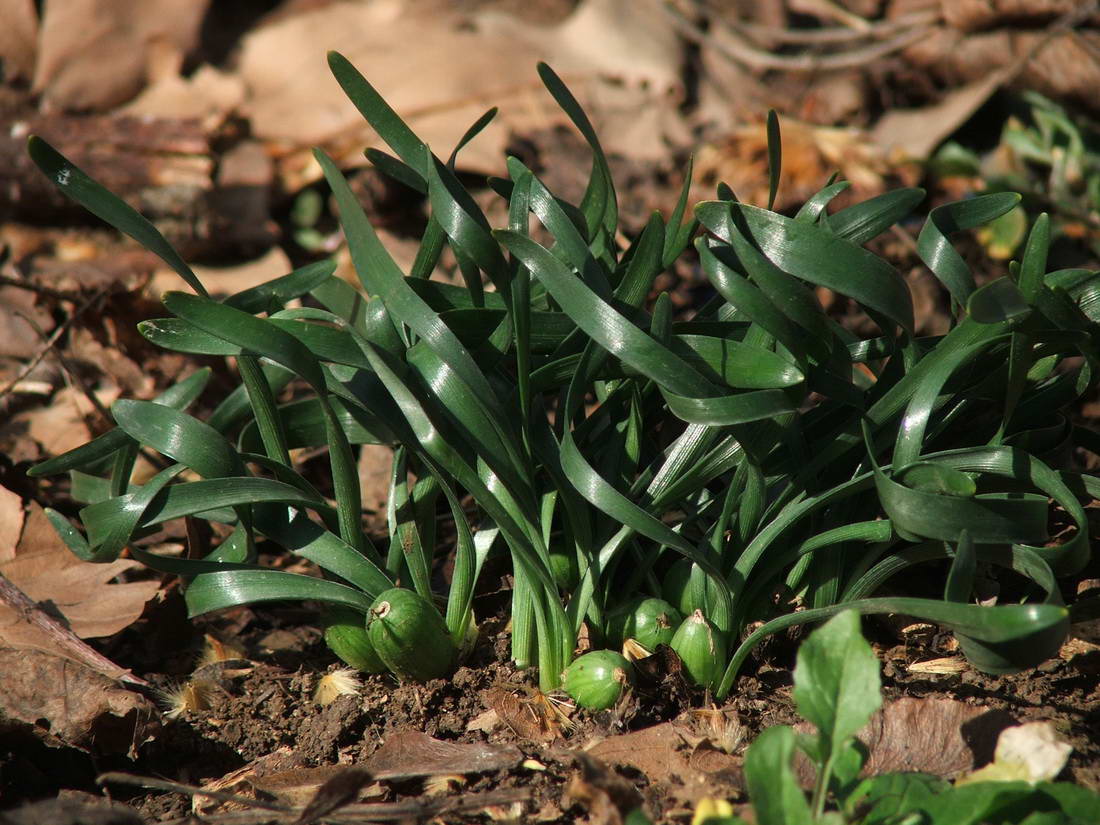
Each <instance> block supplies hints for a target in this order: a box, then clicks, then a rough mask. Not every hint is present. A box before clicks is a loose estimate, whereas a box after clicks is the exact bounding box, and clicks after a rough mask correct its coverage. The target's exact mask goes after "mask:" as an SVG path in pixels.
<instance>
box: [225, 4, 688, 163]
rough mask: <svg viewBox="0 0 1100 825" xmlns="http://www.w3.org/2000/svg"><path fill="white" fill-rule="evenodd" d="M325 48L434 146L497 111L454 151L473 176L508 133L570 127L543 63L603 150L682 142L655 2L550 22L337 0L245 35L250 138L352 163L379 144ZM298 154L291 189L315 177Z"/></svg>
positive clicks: (673, 53)
mask: <svg viewBox="0 0 1100 825" xmlns="http://www.w3.org/2000/svg"><path fill="white" fill-rule="evenodd" d="M429 13H430V20H429V19H428V18H427V17H425V15H426V14H429ZM328 49H334V50H336V51H338V52H340V53H341V54H343V55H345V56H346V57H347V58H348V60H350V61H351V62H352V64H354V65H355V66H356V67H357V68H358V69H359V70H360V72H362V73H363V75H364V76H365V77H367V78H368V79H369V81H370V82H371V84H372V85H374V86H375V87H376V88H377V89H378V90H379V91H380V92H381V93H382V94H383V95H384V96H385V97H386V99H387V101H388V103H389V104H390V105H391V106H392V107H393V108H394V109H395V110H396V111H397V112H398V113H399V114H400V115H401V116H402V118H404V119H405V120H406V121H407V122H408V124H409V126H410V127H411V128H412V129H413V131H414V132H416V133H417V134H418V135H419V136H420V137H421V138H423V139H424V141H425V142H427V143H428V144H429V145H430V146H432V148H433V149H435V151H436V152H437V153H440V154H445V153H447V152H449V151H450V148H451V147H452V146H454V145H455V143H456V142H457V140H458V139H459V137H460V136H461V134H462V133H463V131H464V130H465V129H466V128H467V126H468V125H469V124H470V123H472V122H473V121H474V120H475V119H477V118H478V117H479V116H480V115H481V114H482V113H483V112H484V111H485V110H486V109H488V108H489V107H490V106H493V105H496V106H499V107H500V114H499V115H498V117H497V119H496V120H495V121H494V122H493V123H492V124H490V125H489V126H488V127H487V128H486V129H485V131H484V132H482V134H481V135H479V136H478V139H477V140H476V141H474V142H473V143H472V144H471V145H470V146H468V147H466V148H465V149H464V150H463V152H462V155H461V156H460V158H459V164H460V166H461V167H463V168H465V169H469V170H471V171H479V172H489V173H498V174H499V173H501V172H502V170H503V169H504V148H505V146H506V144H507V143H508V141H509V139H510V137H511V135H512V133H516V132H524V131H527V130H530V129H540V128H543V129H544V128H549V127H551V126H553V125H555V124H561V123H565V122H566V119H565V117H564V115H563V113H562V112H561V111H560V110H559V109H558V107H557V106H556V104H555V103H554V102H553V100H552V99H551V98H550V96H549V95H548V94H546V92H545V90H543V88H542V84H541V83H540V82H539V79H538V76H537V74H536V72H535V63H536V61H538V60H540V59H542V60H546V61H547V62H549V63H550V64H551V65H553V66H554V67H555V69H556V70H557V71H558V72H559V73H560V74H561V75H562V76H563V77H564V78H565V80H566V82H567V83H569V85H570V86H571V88H572V89H573V91H574V93H575V94H576V95H577V96H578V98H580V100H581V103H582V104H583V105H584V106H585V108H586V110H587V111H588V114H589V116H590V117H591V119H592V121H593V123H594V125H595V127H596V130H597V131H598V132H600V133H601V134H604V135H606V136H607V138H608V140H609V141H612V142H611V143H607V144H605V149H607V150H608V151H610V152H619V153H621V154H625V155H628V156H631V157H639V156H643V155H648V156H653V155H654V154H656V155H659V156H661V157H664V156H666V155H667V144H666V140H668V139H669V138H673V139H686V132H684V127H683V124H682V121H681V118H680V115H679V112H678V110H677V104H678V102H679V100H680V98H681V90H680V80H679V67H680V60H681V51H682V47H681V44H680V42H679V40H678V38H677V37H676V35H675V33H674V32H672V31H671V30H670V28H669V27H668V26H667V25H666V24H665V22H664V20H663V18H662V16H661V13H660V10H659V9H643V8H641V7H638V6H636V4H631V3H629V2H628V0H586V2H584V3H581V4H580V6H579V7H578V8H577V10H576V11H575V12H574V13H573V15H571V16H570V17H569V18H568V19H566V20H565V21H563V22H562V23H561V24H559V25H557V26H532V25H530V24H525V23H522V22H520V21H517V20H516V19H515V18H514V17H511V16H506V15H492V14H483V15H480V16H477V17H470V16H469V15H462V14H459V13H458V12H456V11H453V10H450V9H448V10H446V11H440V10H439V9H438V8H433V9H431V10H430V12H425V10H424V9H417V8H416V7H414V6H407V5H406V4H405V3H402V2H395V1H394V0H389V1H388V2H374V3H335V4H331V5H326V6H323V7H321V8H317V9H314V10H311V11H307V12H304V13H302V14H297V15H293V16H289V17H285V18H283V19H281V20H278V21H277V22H273V23H271V24H270V25H267V26H264V27H262V28H260V29H258V30H256V31H254V32H252V33H251V34H250V35H248V36H247V37H246V38H245V39H244V41H243V43H242V50H241V57H240V74H241V77H242V78H243V79H244V82H245V83H246V84H247V87H248V94H247V100H246V102H245V104H244V107H243V111H244V112H245V114H246V115H247V116H248V117H249V118H250V121H251V125H252V132H253V134H254V135H255V136H257V137H258V138H260V139H262V140H267V141H271V142H273V143H274V144H276V145H282V146H284V147H286V148H287V149H288V150H293V149H295V148H297V147H302V146H313V145H322V146H325V147H326V148H327V149H328V150H329V151H330V153H332V154H335V155H336V156H337V157H338V158H342V159H344V160H346V161H348V162H354V163H357V164H358V163H361V158H362V155H361V152H362V148H363V144H365V143H370V144H371V145H377V144H378V141H377V137H376V136H375V135H374V133H373V132H372V130H370V128H369V127H367V126H366V125H365V123H364V122H363V119H362V117H361V115H360V114H359V113H358V111H356V109H355V107H354V106H353V105H352V104H351V103H350V101H349V100H348V99H347V97H346V96H345V95H344V93H343V91H342V90H341V89H340V87H339V85H338V84H337V83H336V82H335V80H334V79H333V78H332V76H331V74H330V73H329V70H328V67H327V66H326V63H325V50H328ZM612 120H613V121H614V124H612V123H610V122H609V121H612ZM619 126H621V127H623V128H618V127H619ZM292 163H293V165H294V166H295V167H296V168H295V171H294V177H295V180H296V182H297V183H298V184H301V183H302V182H305V181H306V180H307V178H306V175H307V173H308V174H310V175H313V176H314V178H316V177H318V176H319V174H320V170H319V169H318V168H316V165H315V164H312V165H310V164H308V163H307V164H305V165H304V164H303V162H302V160H301V159H300V158H296V159H294V160H293V161H292Z"/></svg>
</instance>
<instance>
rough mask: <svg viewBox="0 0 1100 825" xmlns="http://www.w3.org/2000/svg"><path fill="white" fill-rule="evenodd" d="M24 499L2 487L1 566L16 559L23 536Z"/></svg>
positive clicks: (0, 490)
mask: <svg viewBox="0 0 1100 825" xmlns="http://www.w3.org/2000/svg"><path fill="white" fill-rule="evenodd" d="M23 515H24V514H23V498H22V496H19V495H18V494H16V493H13V492H12V491H11V490H8V489H6V488H4V487H0V564H2V563H3V562H5V561H8V560H10V559H14V558H15V547H16V545H17V544H18V543H19V537H20V536H21V535H23Z"/></svg>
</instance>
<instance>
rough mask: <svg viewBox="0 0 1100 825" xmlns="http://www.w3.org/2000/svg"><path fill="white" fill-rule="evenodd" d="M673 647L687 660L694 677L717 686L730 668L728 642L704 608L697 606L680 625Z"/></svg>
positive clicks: (706, 685) (688, 670)
mask: <svg viewBox="0 0 1100 825" xmlns="http://www.w3.org/2000/svg"><path fill="white" fill-rule="evenodd" d="M670 647H671V648H672V649H673V650H675V651H676V655H677V656H679V657H680V661H682V662H683V663H684V670H685V671H687V675H688V677H689V678H690V679H691V681H693V682H695V684H697V685H699V686H701V687H711V688H712V687H714V686H715V685H716V684H717V683H718V680H719V679H720V678H721V677H722V674H723V672H724V671H725V668H726V643H725V640H724V639H723V637H722V634H721V633H720V632H719V631H718V629H717V628H715V626H714V625H713V624H711V622H710V620H709V619H707V617H706V616H704V615H703V611H702V610H696V611H695V612H694V613H692V614H691V615H690V616H688V617H687V618H686V619H684V621H683V622H682V623H681V624H680V626H679V627H678V628H677V629H676V633H675V634H674V635H673V637H672V643H671V645H670Z"/></svg>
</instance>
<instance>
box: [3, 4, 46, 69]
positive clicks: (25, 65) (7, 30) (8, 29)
mask: <svg viewBox="0 0 1100 825" xmlns="http://www.w3.org/2000/svg"><path fill="white" fill-rule="evenodd" d="M0 20H3V21H4V25H3V26H0V62H3V64H4V80H5V81H7V82H10V81H11V80H14V79H16V78H19V79H22V80H29V79H30V78H31V75H33V74H34V58H35V51H36V44H37V42H38V12H37V11H36V10H35V3H34V0H0Z"/></svg>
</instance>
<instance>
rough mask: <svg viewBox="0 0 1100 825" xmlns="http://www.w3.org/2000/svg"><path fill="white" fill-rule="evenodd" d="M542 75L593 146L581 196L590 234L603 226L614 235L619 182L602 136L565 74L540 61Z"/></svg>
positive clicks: (616, 222) (540, 74) (565, 110)
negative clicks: (604, 151) (585, 111)
mask: <svg viewBox="0 0 1100 825" xmlns="http://www.w3.org/2000/svg"><path fill="white" fill-rule="evenodd" d="M538 72H539V78H540V79H541V80H542V82H543V85H544V86H546V89H547V91H549V92H550V94H551V96H552V97H553V98H554V100H555V102H557V104H558V105H559V106H560V107H561V108H562V111H564V112H565V114H566V115H568V116H569V119H570V120H571V121H573V125H574V126H576V127H577V130H578V131H579V132H580V133H581V135H582V136H583V137H584V139H585V141H587V143H588V146H589V148H590V149H591V150H592V174H591V176H590V178H589V180H588V187H587V188H586V189H585V193H584V198H583V199H582V200H581V211H582V212H584V215H585V219H586V221H587V223H588V231H589V237H590V238H592V237H594V236H595V235H596V231H597V229H600V228H602V229H603V231H604V232H605V233H606V234H607V235H608V237H613V236H614V234H615V230H616V229H617V228H618V225H619V207H618V203H617V202H616V199H615V186H614V184H613V182H612V180H611V169H610V167H609V166H608V165H607V158H606V157H605V156H604V153H603V147H601V146H600V139H599V138H598V137H597V136H596V130H595V129H593V128H592V123H591V121H589V120H588V116H587V115H586V114H585V113H584V109H582V108H581V105H580V104H579V103H578V102H577V99H576V98H575V97H573V93H572V92H570V91H569V89H568V87H567V86H566V85H565V83H563V82H562V80H561V78H560V77H558V75H557V74H555V72H554V70H553V69H551V68H550V67H549V66H547V65H546V64H545V63H539V64H538Z"/></svg>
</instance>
